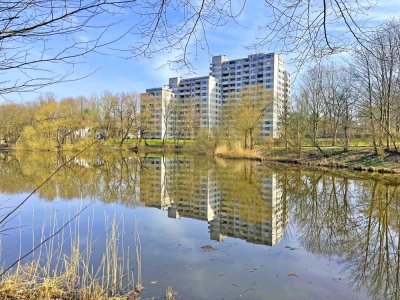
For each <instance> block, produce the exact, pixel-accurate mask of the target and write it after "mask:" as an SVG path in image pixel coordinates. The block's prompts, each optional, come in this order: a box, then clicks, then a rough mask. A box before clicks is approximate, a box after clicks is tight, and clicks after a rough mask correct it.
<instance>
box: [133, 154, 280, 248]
mask: <svg viewBox="0 0 400 300" xmlns="http://www.w3.org/2000/svg"><path fill="white" fill-rule="evenodd" d="M210 164H211V162H207V161H202V160H200V161H197V160H193V159H188V158H179V159H176V158H165V157H163V158H159V157H152V158H145V159H143V162H142V171H141V173H140V178H141V179H140V191H141V199H140V202H141V203H144V204H145V205H146V206H152V207H157V208H161V209H166V210H168V217H170V218H178V217H188V218H193V219H198V220H202V221H206V222H208V223H209V231H210V238H211V239H212V240H216V241H222V240H223V239H224V236H229V237H236V238H240V239H243V240H246V241H248V242H251V243H257V244H265V245H270V246H272V245H274V244H276V243H278V242H279V241H280V240H281V239H282V237H283V232H284V228H285V224H286V221H287V209H286V201H285V199H284V198H283V197H282V195H283V194H282V188H281V187H280V185H279V184H278V182H277V178H276V175H275V174H272V173H267V172H266V168H262V167H261V166H258V168H256V164H255V163H254V162H242V163H241V164H242V165H237V163H236V165H235V166H234V165H233V164H228V165H225V166H220V167H219V168H217V169H214V168H213V166H212V165H210ZM234 167H236V170H234V169H233V168H234ZM188 174H190V175H188Z"/></svg>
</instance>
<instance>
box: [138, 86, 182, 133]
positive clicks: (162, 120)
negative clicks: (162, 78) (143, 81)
mask: <svg viewBox="0 0 400 300" xmlns="http://www.w3.org/2000/svg"><path fill="white" fill-rule="evenodd" d="M146 94H147V95H149V96H152V97H153V99H151V98H147V99H146V98H145V94H142V95H141V111H144V110H145V109H147V110H148V112H149V117H150V118H149V120H148V121H147V122H148V124H149V128H150V132H148V133H147V137H149V138H153V139H162V138H163V137H164V134H165V131H166V130H167V126H168V122H166V117H167V114H168V109H169V105H170V103H171V101H172V100H173V98H174V97H175V94H174V93H173V92H172V90H171V89H169V88H168V87H166V86H164V87H160V88H151V89H146ZM145 99H146V100H145ZM167 120H168V119H167ZM167 138H168V132H167Z"/></svg>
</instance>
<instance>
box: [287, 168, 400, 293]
mask: <svg viewBox="0 0 400 300" xmlns="http://www.w3.org/2000/svg"><path fill="white" fill-rule="evenodd" d="M287 174H288V175H287V177H288V178H289V179H288V180H287V181H286V182H290V183H291V184H286V185H285V186H284V189H285V190H286V192H287V193H288V195H290V198H291V200H292V206H293V217H294V220H295V221H296V224H297V226H298V232H299V233H298V234H299V237H300V241H301V243H302V244H303V246H304V247H305V248H306V249H307V250H308V251H311V252H313V253H318V254H323V255H327V256H329V257H335V258H338V259H339V260H340V261H343V262H345V266H346V267H345V269H346V270H347V271H348V272H349V274H350V277H351V281H352V282H353V283H354V284H355V285H356V286H358V287H363V288H367V289H368V290H369V293H370V294H371V295H372V296H373V297H374V298H377V299H381V298H383V297H384V298H389V299H398V298H399V296H400V288H399V272H400V260H399V255H400V252H399V250H400V242H399V232H400V217H399V208H400V196H399V194H398V187H397V185H395V184H388V183H387V182H385V181H383V180H361V181H356V180H353V179H350V178H346V177H340V176H336V175H334V174H318V173H304V172H303V173H300V171H299V172H287ZM299 174H300V176H299ZM304 192H306V193H304Z"/></svg>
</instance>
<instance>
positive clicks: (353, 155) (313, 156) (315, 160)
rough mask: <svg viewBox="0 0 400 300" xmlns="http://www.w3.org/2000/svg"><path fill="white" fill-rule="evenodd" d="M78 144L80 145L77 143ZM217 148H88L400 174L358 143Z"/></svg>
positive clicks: (395, 162)
mask: <svg viewBox="0 0 400 300" xmlns="http://www.w3.org/2000/svg"><path fill="white" fill-rule="evenodd" d="M80 146H81V145H80ZM80 148H81V147H73V148H67V149H60V150H57V149H45V148H43V149H29V148H24V147H18V146H15V145H8V147H0V153H2V152H3V153H9V152H21V151H22V152H55V153H56V152H60V153H69V152H71V153H74V152H78V151H79V149H80ZM222 148H223V149H219V148H218V147H217V149H216V150H215V151H214V152H213V151H208V152H207V151H201V149H198V148H196V147H195V146H194V145H193V144H190V143H188V144H180V145H179V147H176V146H175V145H172V144H167V145H165V146H163V145H158V144H155V145H141V146H140V147H139V148H136V147H135V148H133V147H131V145H124V146H123V147H116V145H111V144H109V145H107V144H97V145H95V147H94V148H93V149H90V150H89V151H95V152H98V153H111V152H126V153H136V154H139V155H140V154H143V155H148V154H160V155H176V154H178V155H182V154H187V155H202V156H211V157H215V158H220V159H228V160H253V161H258V162H276V163H281V164H285V165H298V166H307V167H324V168H330V169H347V170H351V171H357V172H368V173H380V174H393V175H396V174H400V153H393V152H385V153H382V154H381V155H376V154H374V153H373V152H372V150H371V149H369V148H365V147H362V148H361V147H358V148H354V149H351V150H349V151H348V152H344V151H341V150H340V149H324V151H326V152H325V153H324V154H322V153H320V152H318V150H316V149H314V148H306V149H304V151H303V152H302V154H301V156H300V157H299V155H298V154H295V153H293V152H290V151H289V152H286V151H285V150H284V149H282V148H279V147H274V148H269V149H265V148H261V147H260V148H259V149H257V150H253V151H251V150H243V149H231V150H227V149H226V147H222Z"/></svg>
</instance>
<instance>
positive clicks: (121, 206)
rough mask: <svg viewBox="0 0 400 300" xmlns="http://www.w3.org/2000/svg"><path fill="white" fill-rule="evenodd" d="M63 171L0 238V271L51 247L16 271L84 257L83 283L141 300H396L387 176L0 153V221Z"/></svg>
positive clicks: (397, 257) (397, 223)
mask: <svg viewBox="0 0 400 300" xmlns="http://www.w3.org/2000/svg"><path fill="white" fill-rule="evenodd" d="M69 160H70V161H69ZM59 167H60V169H59V171H58V172H57V173H56V174H55V175H54V176H53V177H52V178H51V179H50V180H49V181H48V182H47V183H46V184H44V185H43V186H42V187H41V188H40V189H39V190H38V191H37V192H36V193H35V194H34V195H33V196H32V197H30V198H29V199H28V200H27V201H26V203H24V204H23V205H22V206H21V207H20V208H19V209H18V210H17V211H16V212H15V213H13V214H12V216H11V217H10V218H8V219H7V222H3V224H1V234H0V239H1V252H0V258H1V265H2V266H3V269H4V268H6V267H8V266H9V265H11V264H12V263H13V262H15V261H16V260H18V258H20V257H22V256H24V254H26V253H29V252H30V251H31V250H32V249H33V248H35V247H36V246H37V245H38V244H40V243H41V242H43V241H44V240H45V239H46V238H47V237H49V236H52V235H54V237H53V238H51V239H49V240H48V241H47V242H45V243H43V245H41V247H38V248H37V249H35V251H33V252H32V253H31V254H29V255H27V257H26V258H24V259H23V262H29V261H31V260H33V259H34V258H35V259H40V263H42V264H49V269H52V268H53V269H54V270H55V269H57V268H61V267H60V266H59V265H62V264H61V263H60V261H62V257H70V256H71V255H72V253H73V252H74V251H76V249H79V251H80V252H79V253H80V257H81V258H82V259H85V260H86V263H85V264H86V265H87V266H89V267H88V269H92V270H100V269H101V271H99V272H97V274H96V278H97V280H99V281H102V282H103V283H104V282H105V284H108V285H109V286H110V287H112V288H113V289H116V290H117V289H118V290H120V291H123V290H124V289H129V288H131V287H130V286H129V283H127V282H128V281H129V282H130V281H131V280H132V278H135V280H136V282H138V280H139V281H141V284H142V286H143V288H144V289H143V291H142V297H143V298H146V297H153V296H154V297H155V298H156V299H162V297H163V295H164V294H165V289H166V288H167V287H168V286H171V287H173V289H174V290H176V291H177V293H178V295H179V298H180V299H399V297H400V287H399V274H400V272H399V271H400V242H399V231H400V214H399V213H400V194H399V190H398V184H400V181H399V182H398V181H397V179H396V178H395V177H393V175H391V176H382V175H379V176H378V175H375V176H370V175H367V174H363V173H349V172H344V171H337V170H336V171H335V170H332V171H327V170H310V169H308V170H306V169H301V168H298V167H288V166H284V165H272V164H268V163H265V162H263V163H261V162H253V161H236V160H234V161H233V160H222V159H209V158H204V157H185V156H178V157H162V156H160V155H147V156H145V157H143V156H135V155H132V156H124V155H121V154H110V153H105V154H98V153H97V154H95V153H93V154H91V153H88V154H85V155H81V156H79V157H76V158H73V157H72V154H71V155H60V154H59V155H57V154H54V153H47V152H44V153H29V152H23V153H8V154H4V153H3V154H0V200H1V202H0V214H1V215H2V218H3V217H4V216H5V215H6V214H7V213H8V212H10V211H11V210H12V209H13V208H15V207H16V206H17V205H18V204H19V203H20V202H21V201H23V200H24V199H25V198H26V197H27V196H28V195H29V193H31V192H32V191H33V190H34V189H35V187H37V186H39V185H40V184H41V183H42V182H43V181H44V180H45V179H46V178H48V176H49V175H50V174H51V173H52V172H53V171H54V170H56V169H57V168H59ZM64 262H65V261H64ZM99 266H102V267H99ZM113 272H114V277H113V278H114V279H113V281H112V282H109V280H111V279H110V278H111V276H110V274H111V273H113ZM105 278H106V279H105ZM115 278H117V279H115Z"/></svg>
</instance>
